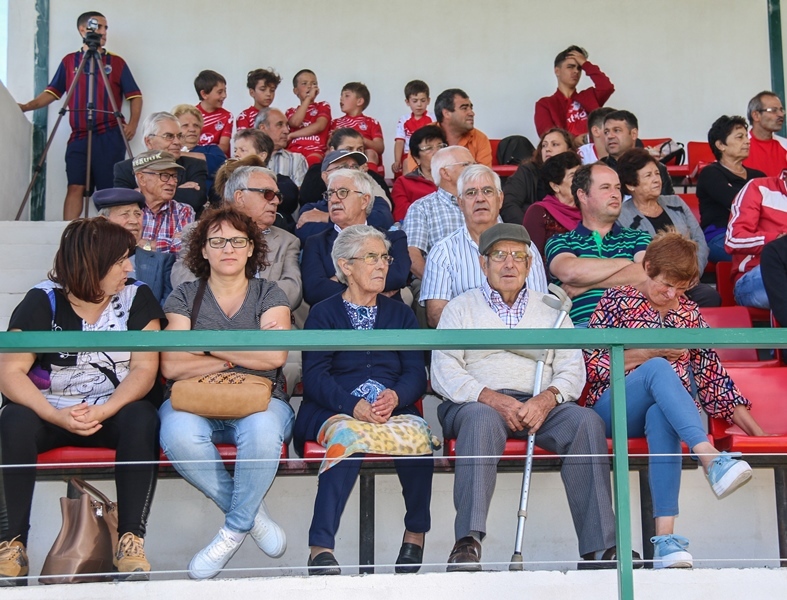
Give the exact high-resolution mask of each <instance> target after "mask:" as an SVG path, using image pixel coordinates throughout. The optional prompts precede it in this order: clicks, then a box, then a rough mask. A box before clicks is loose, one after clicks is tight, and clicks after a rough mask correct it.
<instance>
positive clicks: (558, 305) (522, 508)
mask: <svg viewBox="0 0 787 600" xmlns="http://www.w3.org/2000/svg"><path fill="white" fill-rule="evenodd" d="M549 291H550V294H547V295H546V296H544V297H543V300H544V304H546V305H547V306H549V307H550V308H554V309H555V310H557V311H560V312H559V314H558V316H557V319H555V324H554V325H553V326H552V329H559V328H560V327H561V325H562V324H563V319H565V318H566V315H567V314H568V311H570V310H571V298H569V297H568V294H566V292H564V291H563V289H562V288H560V287H558V286H556V285H555V284H554V283H550V284H549ZM545 358H546V351H544V353H542V355H541V358H540V359H539V360H538V362H537V363H536V376H535V382H534V384H533V396H536V395H538V394H539V393H541V385H542V383H543V382H542V381H541V380H542V379H543V375H544V359H545ZM535 449H536V435H535V434H534V433H531V434H529V435H528V436H527V458H526V460H525V473H524V476H523V477H522V492H521V494H520V497H519V512H518V513H517V520H516V540H515V542H514V554H513V555H512V556H511V563H510V564H509V565H508V570H509V571H523V570H524V569H525V565H524V562H523V561H522V544H523V543H524V537H525V520H526V519H527V497H528V494H529V493H530V476H531V475H532V474H533V453H534V452H535Z"/></svg>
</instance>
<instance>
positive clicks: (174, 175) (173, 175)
mask: <svg viewBox="0 0 787 600" xmlns="http://www.w3.org/2000/svg"><path fill="white" fill-rule="evenodd" d="M142 173H144V174H145V175H158V178H159V179H161V181H163V182H164V183H167V182H168V181H169V180H170V179H174V180H175V183H177V182H178V174H177V173H155V172H153V171H142Z"/></svg>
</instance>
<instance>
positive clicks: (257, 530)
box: [249, 500, 287, 558]
mask: <svg viewBox="0 0 787 600" xmlns="http://www.w3.org/2000/svg"><path fill="white" fill-rule="evenodd" d="M249 533H250V534H251V537H252V539H253V540H254V542H255V543H256V544H257V546H259V548H260V550H262V551H263V552H264V553H265V554H267V555H268V556H270V557H271V558H279V557H280V556H281V555H282V554H284V551H285V550H287V536H286V535H285V533H284V530H283V529H282V528H281V527H280V526H279V524H278V523H276V521H274V520H273V519H272V518H271V516H270V515H269V514H268V509H267V507H266V506H265V501H264V500H263V501H262V502H260V508H259V509H258V510H257V515H256V516H255V517H254V525H252V527H251V531H249Z"/></svg>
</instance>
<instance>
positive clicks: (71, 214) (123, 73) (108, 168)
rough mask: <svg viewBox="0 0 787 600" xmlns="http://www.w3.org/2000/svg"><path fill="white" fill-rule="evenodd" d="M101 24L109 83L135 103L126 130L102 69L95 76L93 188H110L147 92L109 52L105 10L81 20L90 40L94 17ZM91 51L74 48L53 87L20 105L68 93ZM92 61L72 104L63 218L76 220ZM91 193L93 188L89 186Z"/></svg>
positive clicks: (118, 99)
mask: <svg viewBox="0 0 787 600" xmlns="http://www.w3.org/2000/svg"><path fill="white" fill-rule="evenodd" d="M90 19H95V20H96V21H97V22H98V27H97V29H96V33H98V34H99V35H100V36H101V48H100V50H99V54H100V60H101V65H102V68H103V69H104V72H105V73H106V75H107V79H108V80H109V87H110V90H111V92H112V95H113V97H114V99H115V103H116V105H117V106H118V109H120V106H121V105H122V102H123V98H124V97H125V98H126V100H128V102H129V108H130V112H131V115H130V117H129V119H128V122H127V123H126V124H125V125H124V126H123V130H122V131H121V129H120V126H119V124H118V120H117V118H116V117H115V116H114V115H113V114H112V103H111V102H110V98H109V93H108V92H107V89H106V87H105V86H104V80H103V79H102V77H101V74H100V73H96V74H95V88H94V89H95V92H94V98H93V104H94V107H95V112H94V116H93V147H92V150H91V164H90V182H91V188H95V189H104V188H111V187H112V179H113V176H112V169H113V167H114V166H115V163H116V162H120V161H121V160H123V159H124V158H125V156H126V146H125V143H124V142H123V136H125V137H126V139H128V140H130V139H131V138H133V137H134V133H135V132H136V130H137V124H138V123H139V117H140V115H141V113H142V92H140V91H139V87H138V86H137V83H136V81H134V77H133V76H132V75H131V70H130V69H129V68H128V65H127V64H126V61H124V60H123V59H122V58H120V57H119V56H117V55H115V54H110V53H109V52H107V51H106V50H104V45H105V44H106V41H107V28H108V26H107V20H106V18H105V17H104V15H102V14H101V13H99V12H96V11H90V12H86V13H83V14H81V15H80V16H79V18H78V19H77V29H79V34H80V35H81V36H82V37H83V38H84V37H85V34H87V32H88V21H89V20H90ZM86 51H87V46H85V45H83V46H82V48H81V49H80V50H78V51H76V52H72V53H71V54H68V55H67V56H65V57H64V58H63V60H62V61H60V66H59V67H58V69H57V72H56V73H55V76H54V77H53V78H52V81H51V82H50V83H49V85H48V86H47V88H46V89H45V90H44V91H43V92H41V93H40V94H39V95H38V96H36V97H35V98H34V99H33V100H31V101H30V102H28V103H27V104H20V105H19V108H21V109H22V111H23V112H27V111H30V110H36V109H38V108H43V107H45V106H48V105H49V104H51V103H52V102H54V101H55V100H60V98H61V97H62V96H63V95H64V94H65V93H66V92H67V91H68V89H69V88H70V86H71V83H72V82H73V81H74V77H75V76H76V71H77V69H78V68H79V64H80V63H81V62H82V58H83V56H84V55H85V52H86ZM91 67H92V65H91V64H90V63H88V64H86V65H85V71H84V72H83V73H82V76H81V77H80V79H79V81H78V82H77V85H76V89H75V90H74V94H73V95H72V96H71V100H70V102H69V106H68V109H69V122H70V124H71V137H70V138H69V139H68V146H67V148H66V175H67V177H68V190H67V192H66V199H65V202H64V204H63V219H64V220H66V221H70V220H71V219H76V218H77V217H79V214H80V212H81V211H82V198H83V197H84V195H85V184H86V181H85V178H86V173H87V128H88V123H87V106H88V98H87V93H88V72H89V71H90V68H91ZM89 191H92V189H91V190H89Z"/></svg>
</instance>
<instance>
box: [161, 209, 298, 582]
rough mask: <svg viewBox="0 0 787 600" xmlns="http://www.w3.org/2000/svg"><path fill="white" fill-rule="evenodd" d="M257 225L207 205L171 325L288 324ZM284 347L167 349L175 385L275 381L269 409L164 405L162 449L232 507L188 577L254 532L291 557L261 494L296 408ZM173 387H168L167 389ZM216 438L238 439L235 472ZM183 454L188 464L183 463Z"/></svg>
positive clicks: (169, 306)
mask: <svg viewBox="0 0 787 600" xmlns="http://www.w3.org/2000/svg"><path fill="white" fill-rule="evenodd" d="M266 254H267V246H266V244H265V240H264V238H263V236H262V234H261V232H260V229H259V227H258V226H257V225H256V224H255V223H254V221H252V220H251V219H250V218H249V217H247V216H246V215H244V214H242V213H240V212H239V211H237V210H236V209H234V208H229V207H228V208H220V209H210V210H206V211H205V213H204V214H203V216H202V218H201V219H200V221H199V222H198V223H197V225H196V227H195V228H194V231H193V233H192V234H191V235H190V237H189V244H188V253H187V255H186V258H185V263H186V265H187V266H188V267H189V268H190V269H191V270H192V271H193V272H194V274H195V275H196V276H197V278H198V279H197V280H196V281H192V282H188V283H183V284H181V285H180V286H179V287H178V288H177V289H176V290H175V291H174V292H172V294H171V295H170V297H169V298H168V299H167V302H166V303H165V305H164V312H165V313H166V316H167V319H168V321H169V324H168V326H167V330H168V331H180V330H189V329H193V330H220V331H227V330H248V329H262V330H269V329H289V328H290V309H289V304H288V302H287V297H286V296H285V294H284V292H282V291H281V290H280V289H279V287H278V286H277V285H276V284H275V283H272V282H270V281H267V280H265V279H261V278H260V279H258V278H256V277H255V275H256V273H257V272H258V271H260V270H262V269H263V268H264V267H265V266H266V263H267V261H266ZM286 360H287V352H286V351H278V350H277V351H216V352H213V351H208V350H206V351H192V352H162V354H161V372H162V373H163V374H164V376H165V377H166V378H167V379H168V380H169V382H170V383H172V382H176V381H179V380H182V379H188V378H191V377H197V376H202V375H210V374H214V373H227V372H229V373H246V374H251V375H257V376H259V377H264V378H267V379H270V381H271V382H272V384H273V389H272V392H271V399H270V404H269V405H268V408H267V409H266V410H264V411H262V412H256V413H253V414H250V415H248V416H246V417H242V418H237V419H209V418H206V417H202V416H200V415H197V414H194V413H191V412H186V411H183V410H175V409H174V408H173V407H172V403H171V401H170V400H169V399H167V400H166V401H165V402H164V404H163V405H162V407H161V409H160V411H159V415H160V417H161V447H162V449H163V450H164V452H166V454H167V456H168V457H169V459H170V460H171V461H172V463H173V465H174V466H175V468H176V469H177V471H178V473H180V474H181V475H182V476H183V478H184V479H186V480H187V481H188V482H189V483H191V484H192V485H193V486H195V487H196V488H197V489H198V490H200V491H201V492H202V493H203V494H205V495H206V496H207V497H208V498H210V499H211V500H213V501H214V502H215V503H216V505H217V506H218V507H219V508H220V509H221V511H222V512H223V513H224V515H225V516H224V525H223V526H222V527H221V529H219V532H218V534H217V535H216V537H215V538H213V540H212V541H211V542H210V543H209V544H208V545H207V546H205V547H204V548H203V549H202V550H200V551H199V552H198V553H197V554H196V555H195V556H194V557H193V558H192V559H191V562H190V563H189V567H188V569H189V577H191V578H192V579H207V578H210V577H214V576H215V575H217V574H218V572H219V571H220V570H221V569H222V568H224V566H225V565H226V564H227V562H228V561H229V560H230V559H231V558H232V556H233V555H234V554H235V552H236V551H237V550H238V548H240V545H241V544H242V543H243V540H244V539H245V537H246V534H247V533H248V534H251V537H252V539H253V540H254V542H255V543H256V544H257V546H258V547H259V548H260V549H261V550H262V551H263V552H265V554H267V555H268V556H271V557H273V558H277V557H279V556H281V555H282V554H284V551H285V550H286V548H287V539H286V536H285V534H284V531H283V530H282V528H281V527H280V526H279V525H278V524H277V523H276V522H275V521H274V520H273V519H272V518H271V517H270V515H269V514H268V510H267V508H266V506H265V502H264V501H263V498H264V497H265V494H266V493H267V492H268V489H269V488H270V486H271V484H272V483H273V478H274V477H275V475H276V470H277V469H278V466H279V456H280V454H281V447H282V443H283V442H286V441H288V440H289V438H290V435H291V433H292V423H293V420H294V414H293V410H292V408H290V405H289V404H288V402H287V395H286V393H285V392H284V389H283V383H284V382H283V377H282V372H281V367H282V365H283V364H284V363H285V361H286ZM166 395H168V394H165V396H166ZM217 443H229V444H235V446H236V447H237V459H238V462H237V463H236V464H235V469H234V474H233V475H230V473H229V472H228V471H227V469H226V468H225V467H224V464H223V463H222V460H221V457H220V456H219V452H218V450H217V449H216V445H215V444H217ZM181 461H184V462H181Z"/></svg>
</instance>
